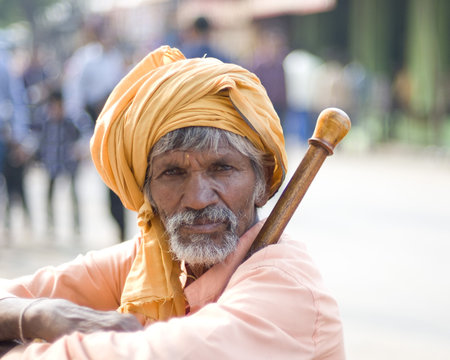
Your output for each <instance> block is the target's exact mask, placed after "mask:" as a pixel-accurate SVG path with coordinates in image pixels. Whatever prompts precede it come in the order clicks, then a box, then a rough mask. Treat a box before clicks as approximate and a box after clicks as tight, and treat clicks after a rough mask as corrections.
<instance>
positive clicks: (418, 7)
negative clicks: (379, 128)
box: [406, 0, 449, 144]
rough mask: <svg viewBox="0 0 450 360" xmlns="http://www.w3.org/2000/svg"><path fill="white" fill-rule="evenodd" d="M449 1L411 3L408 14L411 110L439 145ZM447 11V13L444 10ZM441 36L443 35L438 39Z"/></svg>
mask: <svg viewBox="0 0 450 360" xmlns="http://www.w3.org/2000/svg"><path fill="white" fill-rule="evenodd" d="M448 7H449V6H448V1H446V0H444V1H441V0H428V1H422V0H410V7H409V9H408V10H409V12H408V34H407V35H408V36H407V39H408V43H407V58H406V61H407V69H408V72H409V75H410V78H411V108H412V112H413V114H415V115H416V117H417V118H418V119H419V120H421V121H424V122H425V123H426V126H427V129H428V134H429V135H430V136H431V138H430V139H428V140H429V141H431V142H433V143H435V144H440V143H441V142H442V139H441V134H442V128H443V121H444V115H445V101H446V99H445V97H443V95H444V92H443V90H444V89H443V86H444V85H443V79H444V78H445V76H444V73H445V72H444V67H445V53H446V51H447V48H448V32H447V33H445V34H443V33H442V31H440V30H442V27H445V25H446V24H447V22H448V19H443V18H442V16H441V14H447V15H448ZM445 10H447V11H445ZM439 35H441V36H439Z"/></svg>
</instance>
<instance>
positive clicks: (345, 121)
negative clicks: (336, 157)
mask: <svg viewBox="0 0 450 360" xmlns="http://www.w3.org/2000/svg"><path fill="white" fill-rule="evenodd" d="M350 127H351V122H350V118H349V117H348V115H347V114H346V113H345V112H344V111H342V110H341V109H338V108H327V109H325V110H323V111H322V112H321V113H320V114H319V117H318V118H317V123H316V128H315V129H314V133H313V136H312V137H311V138H310V139H309V140H308V143H309V144H310V145H316V146H321V147H322V148H324V149H325V150H326V151H327V152H328V155H332V154H333V151H334V148H335V147H336V145H337V144H339V142H340V141H341V140H342V139H343V138H344V136H345V135H347V133H348V132H349V130H350Z"/></svg>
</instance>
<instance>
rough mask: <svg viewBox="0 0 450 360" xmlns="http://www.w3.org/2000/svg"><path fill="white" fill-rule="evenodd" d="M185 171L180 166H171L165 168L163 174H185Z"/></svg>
mask: <svg viewBox="0 0 450 360" xmlns="http://www.w3.org/2000/svg"><path fill="white" fill-rule="evenodd" d="M183 174H184V171H183V170H182V169H180V168H171V169H167V170H165V171H164V172H163V173H162V175H164V176H177V175H183Z"/></svg>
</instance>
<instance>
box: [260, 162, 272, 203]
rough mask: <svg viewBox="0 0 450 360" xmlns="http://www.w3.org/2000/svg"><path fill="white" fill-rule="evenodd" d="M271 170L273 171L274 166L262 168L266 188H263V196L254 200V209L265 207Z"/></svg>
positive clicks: (268, 195) (268, 193)
mask: <svg viewBox="0 0 450 360" xmlns="http://www.w3.org/2000/svg"><path fill="white" fill-rule="evenodd" d="M273 170H274V166H266V167H264V178H265V181H266V187H265V191H264V195H263V196H260V197H259V198H258V199H256V201H255V205H256V207H263V206H264V205H266V203H267V201H268V200H269V197H270V184H271V182H272V175H273Z"/></svg>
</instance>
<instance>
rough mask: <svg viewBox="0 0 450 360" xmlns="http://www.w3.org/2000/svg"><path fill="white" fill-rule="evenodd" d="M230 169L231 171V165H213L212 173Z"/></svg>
mask: <svg viewBox="0 0 450 360" xmlns="http://www.w3.org/2000/svg"><path fill="white" fill-rule="evenodd" d="M232 169H233V167H232V166H231V165H227V164H215V165H214V166H213V170H214V171H229V170H232Z"/></svg>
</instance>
